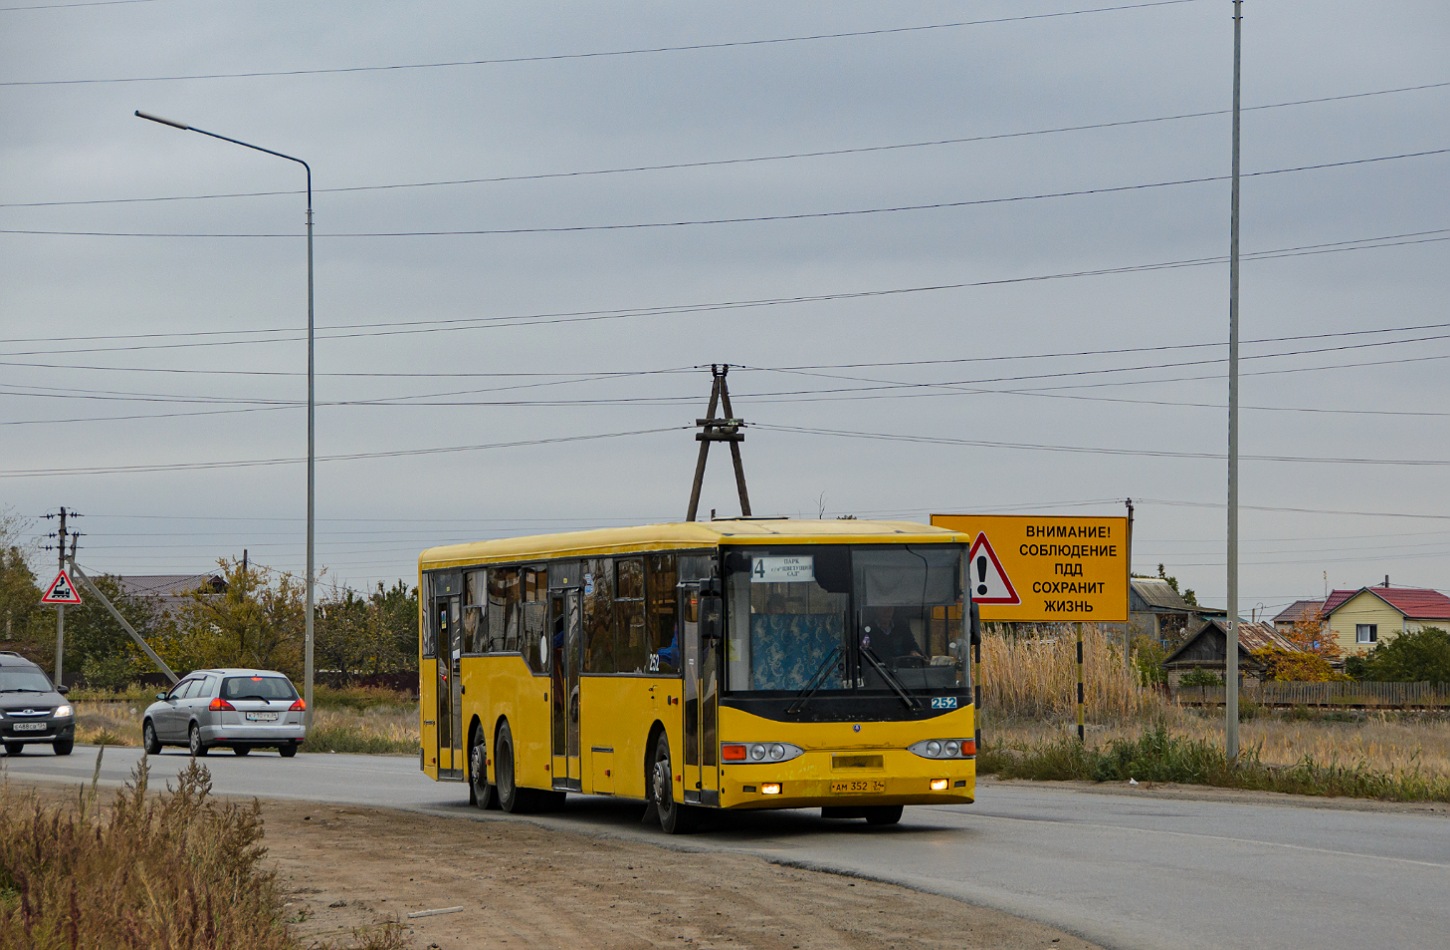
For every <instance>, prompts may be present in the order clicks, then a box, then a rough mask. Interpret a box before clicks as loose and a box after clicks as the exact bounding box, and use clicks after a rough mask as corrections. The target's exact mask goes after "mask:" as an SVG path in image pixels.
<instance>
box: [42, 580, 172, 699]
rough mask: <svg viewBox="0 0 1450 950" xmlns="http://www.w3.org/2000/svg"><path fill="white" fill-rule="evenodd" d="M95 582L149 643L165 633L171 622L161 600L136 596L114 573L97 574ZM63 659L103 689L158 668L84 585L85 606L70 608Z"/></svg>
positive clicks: (87, 679)
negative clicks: (111, 575) (131, 593)
mask: <svg viewBox="0 0 1450 950" xmlns="http://www.w3.org/2000/svg"><path fill="white" fill-rule="evenodd" d="M91 583H93V584H95V585H96V587H98V588H99V589H100V591H101V593H103V594H105V595H106V599H107V600H109V601H110V602H111V605H112V606H114V607H115V608H116V610H117V611H118V612H119V613H120V614H121V616H122V617H125V618H126V622H127V623H129V624H130V625H131V629H133V630H135V631H136V632H137V633H139V634H140V635H141V636H142V637H145V638H146V640H147V642H148V643H149V642H151V641H152V640H153V639H155V638H157V637H158V636H163V635H164V634H165V631H166V630H167V629H168V623H169V620H168V618H167V617H166V616H165V614H164V612H163V611H162V609H161V605H160V603H159V602H158V601H157V600H156V598H154V597H133V596H131V595H130V594H127V593H126V592H125V591H124V590H123V589H122V587H121V583H120V581H118V580H117V579H116V578H114V577H110V576H103V577H92V578H91ZM77 584H80V582H79V581H77ZM63 659H64V662H65V668H66V669H67V670H80V671H81V676H82V678H84V679H85V681H86V683H87V684H88V685H91V686H97V687H100V688H102V689H119V688H121V687H123V686H125V685H126V684H128V683H132V682H135V680H136V678H137V677H139V676H140V675H142V674H143V673H150V672H153V671H154V670H155V668H156V667H155V665H154V664H153V663H152V662H151V660H150V658H149V657H147V656H146V654H145V653H142V652H141V648H140V647H138V646H137V645H136V641H134V640H132V639H131V636H130V634H128V633H126V631H125V629H124V628H122V626H121V625H120V624H119V623H117V622H116V618H115V617H113V616H111V612H110V611H109V610H107V609H106V608H105V605H103V604H102V603H101V602H100V599H99V598H97V597H96V596H94V595H93V594H91V593H90V592H89V591H88V590H86V589H85V587H84V585H81V604H80V606H79V607H67V608H66V609H65V657H64V658H63Z"/></svg>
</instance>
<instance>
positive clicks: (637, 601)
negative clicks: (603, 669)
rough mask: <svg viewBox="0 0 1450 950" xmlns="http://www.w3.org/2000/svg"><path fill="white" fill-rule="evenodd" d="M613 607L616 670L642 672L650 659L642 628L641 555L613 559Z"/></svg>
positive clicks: (642, 563)
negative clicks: (615, 624) (615, 630)
mask: <svg viewBox="0 0 1450 950" xmlns="http://www.w3.org/2000/svg"><path fill="white" fill-rule="evenodd" d="M614 607H615V617H616V618H617V621H616V623H617V626H616V629H617V631H618V638H617V639H616V641H615V642H616V646H617V649H618V652H617V653H616V656H618V658H619V672H621V673H643V672H644V671H645V669H646V668H647V664H648V662H649V659H648V653H649V649H648V644H647V643H646V642H645V629H644V558H642V557H622V558H620V559H619V560H617V561H615V562H614Z"/></svg>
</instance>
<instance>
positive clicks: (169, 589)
mask: <svg viewBox="0 0 1450 950" xmlns="http://www.w3.org/2000/svg"><path fill="white" fill-rule="evenodd" d="M116 583H118V584H120V585H121V591H122V592H123V593H125V594H126V595H127V596H129V597H150V598H153V599H154V600H155V601H156V603H157V605H158V606H159V607H160V608H161V609H162V610H164V611H166V612H167V613H172V614H174V613H176V611H177V608H179V607H181V606H182V605H183V604H186V603H188V602H189V601H190V600H191V595H192V594H194V593H195V592H197V591H199V590H205V591H207V592H208V593H212V594H224V593H226V589H227V582H226V579H225V578H223V577H222V576H221V575H220V574H131V575H128V576H125V577H117V578H116Z"/></svg>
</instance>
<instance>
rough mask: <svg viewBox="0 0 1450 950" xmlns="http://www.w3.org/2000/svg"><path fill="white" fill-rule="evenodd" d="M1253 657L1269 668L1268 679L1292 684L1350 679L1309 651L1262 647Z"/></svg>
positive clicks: (1322, 656) (1320, 656)
mask: <svg viewBox="0 0 1450 950" xmlns="http://www.w3.org/2000/svg"><path fill="white" fill-rule="evenodd" d="M1252 653H1253V655H1254V656H1255V657H1256V658H1258V659H1259V660H1260V661H1262V662H1263V664H1264V666H1265V667H1266V668H1267V673H1266V677H1265V678H1266V679H1271V680H1277V681H1279V682H1291V683H1331V682H1336V681H1340V680H1347V679H1349V678H1350V677H1348V676H1346V675H1344V674H1343V673H1339V672H1337V671H1335V669H1334V668H1333V667H1331V666H1330V665H1329V659H1328V658H1327V657H1325V656H1324V655H1322V654H1319V653H1315V652H1313V651H1309V650H1285V649H1284V648H1283V647H1276V646H1268V647H1260V648H1259V649H1257V650H1254V651H1252Z"/></svg>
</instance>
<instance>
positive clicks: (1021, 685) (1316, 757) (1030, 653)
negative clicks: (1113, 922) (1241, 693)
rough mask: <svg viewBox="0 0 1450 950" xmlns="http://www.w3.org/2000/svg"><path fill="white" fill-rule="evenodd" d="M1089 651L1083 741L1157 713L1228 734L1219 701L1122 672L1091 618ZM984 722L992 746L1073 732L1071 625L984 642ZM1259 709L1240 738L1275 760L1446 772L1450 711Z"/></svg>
mask: <svg viewBox="0 0 1450 950" xmlns="http://www.w3.org/2000/svg"><path fill="white" fill-rule="evenodd" d="M1083 659H1084V664H1083V665H1084V671H1085V698H1086V712H1085V718H1086V723H1087V729H1086V733H1087V746H1088V748H1089V749H1099V750H1100V749H1104V748H1107V747H1108V746H1110V745H1111V744H1113V743H1115V742H1117V743H1124V742H1131V741H1136V740H1137V739H1139V737H1141V736H1142V735H1143V733H1144V732H1145V730H1147V729H1149V728H1150V727H1153V726H1155V725H1156V724H1159V723H1161V724H1162V725H1163V726H1164V727H1166V729H1167V731H1168V733H1169V734H1170V735H1172V736H1173V737H1174V738H1175V739H1181V740H1184V741H1187V742H1201V743H1207V744H1210V745H1213V746H1217V747H1219V748H1222V747H1223V744H1224V722H1223V714H1222V712H1221V711H1211V710H1199V709H1193V708H1186V707H1180V706H1177V705H1175V704H1173V703H1171V702H1169V701H1168V700H1167V699H1166V698H1165V697H1164V696H1163V695H1162V694H1161V693H1159V692H1157V691H1156V690H1154V689H1153V688H1151V687H1146V686H1141V685H1139V684H1138V683H1137V681H1136V678H1135V677H1132V676H1131V675H1129V674H1127V673H1126V672H1125V663H1124V660H1123V654H1122V643H1121V641H1120V640H1116V638H1115V637H1112V636H1109V635H1108V634H1106V633H1104V632H1102V631H1099V630H1097V629H1096V628H1095V627H1092V626H1089V625H1085V627H1084V630H1083ZM979 677H980V680H981V683H982V693H983V703H982V720H983V722H982V729H983V741H984V744H985V745H986V747H988V748H995V749H1018V750H1024V749H1031V748H1039V747H1042V746H1043V745H1044V744H1047V743H1051V742H1055V741H1057V740H1059V739H1062V738H1064V737H1074V738H1075V736H1076V730H1077V645H1076V638H1075V636H1074V634H1073V631H1072V630H1071V628H1066V629H1065V630H1064V632H1063V633H1062V634H1061V635H1059V636H1056V637H1053V636H1051V635H1049V636H1039V637H1037V638H1032V639H1027V638H1023V639H1015V640H1013V639H1008V638H1004V637H1002V636H996V635H989V636H987V637H985V638H984V639H983V642H982V666H981V669H980V671H979ZM1244 711H1245V712H1248V713H1256V714H1255V715H1253V716H1252V718H1249V719H1248V720H1247V721H1244V722H1241V723H1240V724H1239V744H1240V748H1241V749H1244V750H1250V751H1252V752H1253V754H1254V756H1255V758H1256V760H1257V761H1258V762H1259V763H1261V764H1262V765H1263V766H1265V767H1267V768H1269V769H1291V768H1294V767H1297V766H1301V765H1303V764H1304V763H1305V762H1306V761H1307V762H1310V763H1313V764H1315V765H1318V766H1324V767H1348V768H1352V769H1357V770H1362V771H1365V772H1370V773H1375V774H1378V775H1382V776H1384V777H1386V778H1387V779H1390V780H1395V781H1398V780H1402V779H1403V780H1408V781H1413V782H1419V781H1421V780H1431V781H1450V716H1445V715H1434V714H1417V713H1395V712H1369V713H1355V712H1351V711H1336V712H1332V713H1322V714H1321V713H1318V712H1314V711H1295V712H1293V713H1283V712H1280V713H1272V714H1270V713H1265V712H1263V711H1256V710H1253V709H1246V710H1244Z"/></svg>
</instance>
